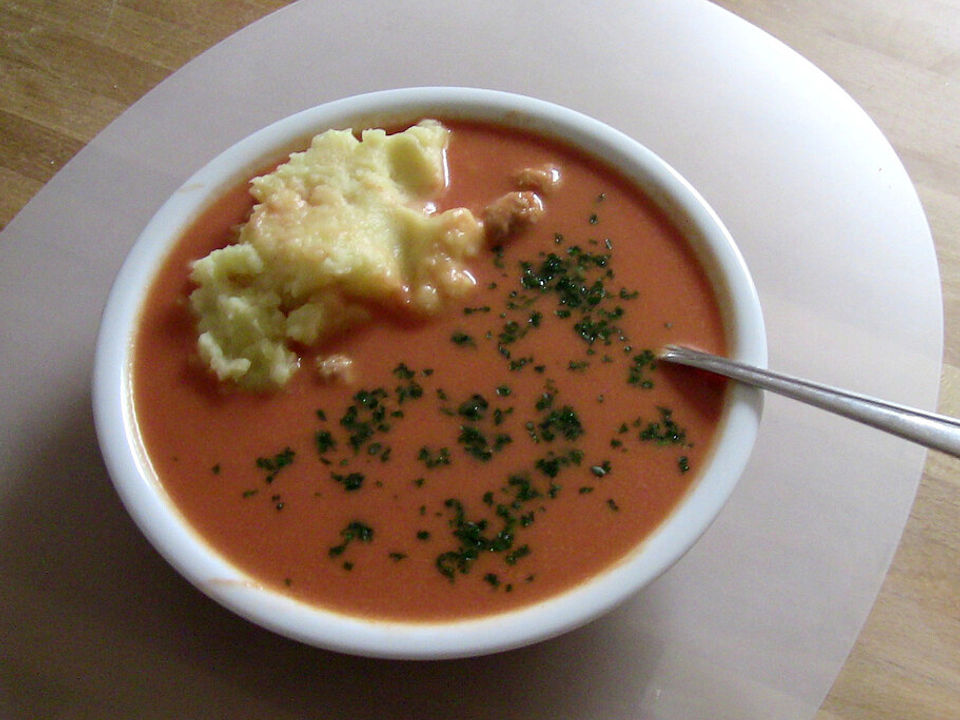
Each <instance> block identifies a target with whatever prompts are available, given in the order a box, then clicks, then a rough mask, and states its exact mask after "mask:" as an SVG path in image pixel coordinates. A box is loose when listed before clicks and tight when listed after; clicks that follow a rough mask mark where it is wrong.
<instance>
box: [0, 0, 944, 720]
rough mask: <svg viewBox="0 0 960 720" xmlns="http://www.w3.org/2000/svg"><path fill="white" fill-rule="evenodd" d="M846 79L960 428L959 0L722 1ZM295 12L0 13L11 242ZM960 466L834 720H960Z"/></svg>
mask: <svg viewBox="0 0 960 720" xmlns="http://www.w3.org/2000/svg"><path fill="white" fill-rule="evenodd" d="M716 1H717V4H719V5H721V6H723V7H725V8H726V9H728V10H730V11H732V12H734V13H736V14H738V15H740V16H742V17H743V18H745V19H747V20H749V21H751V22H753V23H754V24H756V25H758V26H760V27H761V28H763V29H765V30H767V31H768V32H770V33H771V34H773V35H774V36H776V37H778V38H779V39H781V40H782V41H784V42H785V43H787V44H788V45H790V46H791V47H793V48H794V49H796V50H797V51H799V52H800V53H801V54H803V55H804V56H806V57H807V58H808V59H810V60H811V61H813V62H814V63H815V64H816V65H818V66H819V67H820V68H822V69H823V70H825V71H826V72H827V73H828V74H829V75H830V76H831V77H833V79H834V80H836V81H837V82H838V83H839V84H840V85H841V86H842V87H843V88H844V89H845V90H846V91H847V92H849V93H850V94H851V95H852V96H853V97H854V99H856V100H857V101H858V102H859V103H860V104H861V105H862V106H863V107H864V108H865V109H866V111H867V112H868V113H869V114H870V116H871V117H872V118H873V119H874V121H875V122H876V123H877V124H878V125H879V126H880V128H881V130H883V132H884V133H885V134H886V135H887V137H888V138H889V139H890V141H891V142H892V144H893V146H894V147H895V148H896V150H897V152H898V153H899V155H900V157H901V159H902V160H903V162H904V164H905V165H906V167H907V170H908V172H909V173H910V175H911V177H912V178H913V180H914V182H915V184H916V186H917V189H918V192H919V195H920V198H921V201H922V203H923V205H924V208H925V209H926V212H927V215H928V218H929V222H930V225H931V228H932V231H933V237H934V240H935V243H936V251H937V256H938V258H939V262H940V269H941V274H942V285H943V296H944V312H945V326H946V331H945V345H944V366H943V374H942V382H941V398H940V410H941V411H942V412H944V413H948V414H952V415H960V0H916V1H915V2H909V3H904V2H901V1H900V0H846V1H845V2H842V3H837V2H830V1H828V0H777V2H760V1H759V0H716ZM286 4H287V2H285V0H223V1H220V0H218V1H216V2H213V1H204V0H165V1H164V2H158V1H156V0H110V1H109V2H108V1H107V0H8V1H7V2H5V3H3V4H2V5H0V138H2V143H0V228H2V227H3V226H5V225H6V224H7V223H8V222H9V221H10V220H11V219H12V218H13V216H14V215H15V214H16V213H17V212H18V210H19V209H20V208H21V207H23V205H25V204H26V203H27V202H28V201H29V200H30V198H31V197H32V196H33V195H34V194H35V193H36V192H37V191H38V190H39V189H40V188H41V187H42V186H43V185H44V183H45V182H46V181H47V180H49V179H50V178H51V177H52V176H53V175H54V174H55V173H56V172H57V171H58V170H59V169H60V168H61V167H62V166H63V165H64V164H65V163H66V162H67V161H68V160H69V159H70V158H71V157H72V156H73V155H74V154H75V153H77V152H78V151H79V150H80V149H81V148H82V147H83V146H84V145H85V144H86V143H88V142H89V141H90V140H91V139H92V138H93V137H94V136H95V135H96V134H97V133H98V132H99V131H100V130H101V129H102V128H103V127H104V126H105V125H107V124H108V123H109V122H110V121H111V120H113V119H114V118H115V117H116V116H118V115H120V114H121V113H122V112H123V111H124V110H125V109H126V108H127V107H128V106H129V105H130V104H132V103H133V102H134V101H136V100H137V99H138V98H139V97H140V96H142V95H143V94H144V93H146V92H147V91H148V90H150V88H152V87H153V86H154V85H156V84H157V83H159V82H160V81H162V80H163V79H164V78H165V77H166V76H168V75H169V74H170V73H172V72H173V71H175V70H176V69H177V68H179V67H180V66H181V65H183V64H184V63H186V62H187V61H188V60H190V59H191V58H192V57H194V56H195V55H197V54H199V53H200V52H202V51H203V50H205V49H206V48H208V47H210V46H212V45H214V44H215V43H217V42H218V41H220V40H221V39H223V38H224V37H226V36H227V35H229V34H230V33H232V32H234V31H236V30H238V29H240V28H242V27H243V26H245V25H247V24H248V23H251V22H253V21H254V20H256V19H258V18H260V17H261V16H263V15H265V14H267V13H269V12H270V11H272V10H275V9H278V8H280V7H282V6H284V5H286ZM958 520H960V461H958V460H955V459H951V458H947V457H945V456H943V455H940V454H938V453H930V455H929V457H928V461H927V464H926V469H925V472H924V474H923V478H922V481H921V484H920V488H919V491H918V494H917V498H916V502H915V504H914V507H913V511H912V513H911V517H910V521H909V523H908V524H907V527H906V530H905V532H904V535H903V539H902V541H901V544H900V548H899V551H898V553H897V555H896V557H895V559H894V562H893V565H892V567H891V568H890V572H889V575H888V577H887V579H886V582H885V583H884V586H883V589H882V591H881V593H880V595H879V597H878V599H877V602H876V605H875V607H874V609H873V612H872V614H871V615H870V618H869V620H868V622H867V624H866V626H865V627H864V629H863V632H862V634H861V636H860V638H859V641H858V643H857V645H856V647H855V648H854V650H853V652H852V653H851V655H850V657H849V659H848V660H847V663H846V665H845V666H844V668H843V671H842V672H841V674H840V676H839V677H838V678H837V680H836V683H835V684H834V687H833V689H832V691H831V693H830V695H829V696H828V698H827V700H826V702H825V703H824V705H823V708H822V709H821V711H820V713H819V714H818V716H817V717H818V718H819V719H820V720H831V719H840V718H843V719H849V720H854V719H857V720H880V719H890V720H894V719H897V720H901V719H905V718H913V719H916V720H922V719H924V718H930V719H931V720H933V719H934V718H936V719H938V720H940V719H945V718H956V717H960V571H958V570H960V524H958Z"/></svg>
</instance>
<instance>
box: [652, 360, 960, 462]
mask: <svg viewBox="0 0 960 720" xmlns="http://www.w3.org/2000/svg"><path fill="white" fill-rule="evenodd" d="M660 359H661V360H667V361H669V362H673V363H677V364H680V365H689V366H690V367H695V368H700V369H701V370H708V371H710V372H713V373H717V374H718V375H724V376H726V377H729V378H733V379H734V380H738V381H740V382H743V383H746V384H748V385H753V386H756V387H759V388H763V389H764V390H770V391H772V392H775V393H778V394H780V395H784V396H786V397H789V398H793V399H794V400H799V401H801V402H805V403H807V404H809V405H813V406H815V407H818V408H821V409H822V410H829V411H830V412H833V413H836V414H837V415H842V416H844V417H847V418H850V419H851V420H857V421H858V422H862V423H864V424H866V425H870V426H871V427H875V428H877V429H879V430H884V431H886V432H888V433H891V434H893V435H896V436H898V437H901V438H904V439H906V440H911V441H913V442H915V443H919V444H920V445H923V446H925V447H928V448H933V449H934V450H940V451H942V452H945V453H948V454H949V455H953V456H954V457H960V420H957V419H955V418H951V417H947V416H945V415H937V414H935V413H930V412H926V411H924V410H917V409H914V408H909V407H906V406H903V405H897V404H894V403H890V402H886V401H884V400H879V399H877V398H872V397H869V396H866V395H859V394H857V393H853V392H849V391H847V390H841V389H839V388H834V387H830V386H828V385H822V384H820V383H815V382H811V381H809V380H803V379H801V378H796V377H791V376H789V375H784V374H782V373H777V372H773V371H771V370H764V369H762V368H758V367H754V366H752V365H746V364H744V363H740V362H737V361H735V360H728V359H727V358H723V357H720V356H718V355H711V354H709V353H705V352H700V351H699V350H692V349H690V348H686V347H680V346H677V345H667V346H666V347H664V348H663V350H662V351H661V353H660Z"/></svg>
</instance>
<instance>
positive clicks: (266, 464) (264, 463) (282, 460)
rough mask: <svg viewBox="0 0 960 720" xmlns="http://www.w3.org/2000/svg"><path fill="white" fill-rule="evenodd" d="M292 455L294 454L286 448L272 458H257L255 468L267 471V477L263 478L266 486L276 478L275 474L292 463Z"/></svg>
mask: <svg viewBox="0 0 960 720" xmlns="http://www.w3.org/2000/svg"><path fill="white" fill-rule="evenodd" d="M294 455H296V453H294V451H293V450H291V449H290V448H289V447H287V448H284V449H283V450H282V451H280V452H278V453H277V454H276V455H274V456H273V457H258V458H257V460H256V465H257V467H258V468H260V469H261V470H266V471H267V476H266V477H265V478H264V481H265V482H266V483H267V484H269V483H272V482H273V481H274V479H275V478H276V477H277V473H279V472H280V471H281V470H283V468H285V467H287V466H288V465H289V464H290V463H292V462H293V458H294Z"/></svg>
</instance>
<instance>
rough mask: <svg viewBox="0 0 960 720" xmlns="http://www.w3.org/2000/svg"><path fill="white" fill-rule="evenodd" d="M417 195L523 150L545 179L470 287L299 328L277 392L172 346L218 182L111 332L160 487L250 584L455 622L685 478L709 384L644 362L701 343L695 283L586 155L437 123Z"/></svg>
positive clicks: (718, 392) (718, 333)
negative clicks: (336, 329)
mask: <svg viewBox="0 0 960 720" xmlns="http://www.w3.org/2000/svg"><path fill="white" fill-rule="evenodd" d="M447 124H448V126H449V127H450V128H451V129H452V135H451V142H450V147H449V149H448V151H447V152H448V154H447V163H448V167H449V175H450V184H449V186H448V188H447V189H446V191H445V193H444V195H443V196H442V198H441V199H440V208H439V209H441V210H442V209H444V208H447V207H460V206H464V207H467V208H470V209H472V210H474V211H475V212H477V213H478V214H479V213H480V211H481V210H482V208H483V207H484V206H485V205H486V204H487V203H489V202H491V201H492V200H493V199H495V198H496V197H498V196H500V195H502V194H503V193H505V192H507V191H509V190H511V189H512V187H513V186H512V185H511V184H510V183H511V181H510V178H511V177H513V176H514V173H515V172H516V171H517V170H518V169H521V168H526V167H534V166H542V165H543V164H544V163H550V164H552V165H554V166H556V167H558V168H560V171H561V174H562V182H561V183H560V184H559V185H558V187H556V188H555V189H553V190H552V191H551V192H550V193H549V195H548V196H547V197H546V199H545V212H544V214H543V216H542V217H541V218H540V219H539V220H538V222H536V224H535V225H533V226H531V227H530V228H528V229H525V230H523V231H522V232H520V233H519V234H517V236H516V237H513V238H511V239H510V240H509V241H508V242H506V243H505V244H504V245H503V246H502V247H497V248H491V249H490V250H489V251H487V252H485V254H484V255H482V256H481V257H480V258H478V259H477V260H476V261H475V264H474V267H473V268H472V272H473V273H474V275H475V277H476V280H477V290H476V292H475V293H474V294H473V295H472V296H471V297H470V298H469V299H468V301H467V302H465V303H463V304H462V305H461V306H458V307H456V308H454V309H451V310H449V311H447V312H445V313H444V314H442V315H440V316H437V317H434V318H431V319H430V320H429V321H419V322H412V321H408V320H404V319H402V318H396V317H390V318H383V319H381V321H379V322H375V323H371V324H369V325H365V326H362V327H360V328H357V329H353V330H351V331H350V332H349V333H346V334H344V335H342V336H340V337H337V338H335V339H334V340H332V341H330V342H329V343H328V344H327V345H326V346H324V347H323V348H321V352H322V353H323V354H324V355H328V354H336V355H342V356H346V357H349V358H351V359H352V360H353V365H352V367H351V373H350V375H351V378H352V379H351V380H350V381H349V382H343V381H340V382H329V381H327V382H324V381H323V380H322V379H321V378H320V377H319V376H318V374H317V373H316V371H315V370H314V369H313V358H314V357H315V355H316V352H317V351H315V350H311V349H307V348H299V349H298V351H300V352H301V354H302V357H303V363H302V367H301V369H300V370H299V371H298V372H297V374H296V375H295V376H294V377H293V379H292V380H291V381H290V382H289V383H288V385H286V386H284V387H283V388H282V389H280V390H277V391H275V392H269V393H249V392H242V391H239V390H235V389H231V388H230V387H229V386H225V385H222V384H221V383H218V382H217V380H216V379H215V378H214V377H212V376H211V375H210V374H209V372H208V371H207V370H206V369H205V368H204V367H202V366H201V364H200V363H199V362H198V361H197V358H196V329H195V322H194V319H193V317H192V315H191V312H190V309H189V306H188V303H187V296H188V294H189V293H190V291H191V289H192V288H191V285H190V282H189V279H188V275H189V263H190V262H191V261H192V260H195V259H197V258H200V257H202V256H204V255H206V254H207V253H209V252H210V251H211V250H213V249H215V248H218V247H222V246H223V245H225V244H227V243H229V242H230V241H231V238H232V233H231V228H232V227H233V226H234V225H236V224H237V223H241V222H243V221H244V219H245V217H246V216H247V214H248V213H249V212H250V209H251V204H252V200H251V198H250V196H249V195H248V193H247V191H246V187H239V188H237V189H236V190H234V191H233V192H230V193H228V194H227V195H225V196H224V197H223V198H221V199H220V200H219V201H218V202H216V203H215V204H214V205H212V206H211V207H210V208H209V209H208V210H207V211H206V212H205V213H204V214H203V215H202V216H201V217H200V218H199V219H198V220H197V221H196V222H195V224H194V225H193V226H192V227H191V228H190V229H189V230H188V231H187V232H186V233H185V234H184V236H183V237H182V239H181V240H180V241H179V242H178V244H177V245H176V247H175V248H174V249H173V251H172V252H171V254H170V256H169V257H168V259H167V260H166V262H165V265H164V266H163V268H162V270H161V271H160V273H159V275H158V277H157V278H156V280H155V282H154V284H153V286H152V288H151V290H150V292H149V296H148V299H147V301H146V303H145V306H144V309H143V311H142V318H141V321H140V326H139V330H138V335H137V337H136V340H135V360H134V367H133V398H134V405H135V415H136V418H137V422H138V425H139V432H140V433H141V436H142V439H143V443H144V446H145V448H146V450H147V453H148V455H149V458H150V462H151V464H152V466H153V468H154V470H155V472H156V474H157V476H158V478H159V479H160V481H161V483H162V485H163V486H164V488H165V489H166V491H167V493H168V494H169V496H170V497H171V499H172V501H173V502H174V503H175V505H176V506H177V507H178V508H179V509H180V511H181V512H182V514H183V515H184V516H185V517H186V518H187V520H188V521H189V522H190V524H191V525H192V526H193V527H194V528H195V529H196V532H197V533H198V534H200V535H201V536H202V537H203V538H205V540H206V541H207V542H208V543H209V545H210V546H212V547H213V548H215V549H216V551H217V552H219V553H220V554H222V555H223V556H224V557H226V558H227V559H228V560H229V561H230V562H232V563H233V564H235V565H236V566H238V567H239V568H241V569H243V570H244V571H245V572H246V573H248V574H249V575H250V576H251V577H253V578H254V579H255V580H257V581H258V582H260V583H262V584H263V585H264V586H268V587H272V588H275V589H277V590H278V591H280V592H283V593H286V594H289V595H291V596H293V597H296V598H298V599H301V600H303V601H305V602H307V603H311V604H316V605H321V606H324V607H327V608H330V609H334V610H336V611H341V612H344V613H348V614H352V615H362V616H366V617H380V618H389V619H398V620H407V621H438V620H456V619H463V618H469V617H477V616H481V615H490V614H495V613H498V612H502V611H506V610H510V609H515V608H517V607H520V606H524V605H528V604H531V603H535V602H537V601H540V600H543V599H545V598H548V597H550V596H553V595H556V594H558V593H562V592H564V591H565V590H568V589H570V588H572V587H575V586H576V585H578V584H579V583H582V582H583V581H584V580H585V579H587V578H589V577H591V576H594V575H596V574H597V573H600V572H603V571H604V570H605V569H607V568H609V567H611V566H612V565H614V564H615V563H617V562H618V561H619V560H620V559H622V558H624V557H625V556H627V555H628V554H629V553H630V552H631V551H633V550H634V549H635V548H637V546H638V545H639V544H641V543H642V542H643V540H644V538H645V537H646V536H647V535H648V534H649V533H650V532H651V531H652V530H653V529H655V528H656V527H657V525H658V524H659V523H661V522H662V521H663V520H664V518H665V517H666V516H667V515H668V514H669V513H670V512H671V511H672V509H673V508H674V507H675V506H676V505H677V503H678V502H680V501H681V499H682V498H683V497H684V495H685V493H686V492H687V490H688V488H689V487H690V484H691V483H692V482H695V480H696V478H697V476H698V473H699V471H700V468H701V467H703V466H704V464H705V462H706V459H707V457H708V455H709V453H710V450H711V445H712V438H713V434H714V432H715V429H716V426H717V423H718V420H719V417H720V413H721V409H722V405H723V399H724V394H725V388H726V386H725V384H724V383H723V381H720V380H716V379H710V378H704V377H703V376H700V375H696V376H694V375H693V374H692V373H691V372H690V371H684V370H676V369H673V368H670V367H668V366H666V365H665V364H658V363H657V361H656V358H655V351H656V349H657V348H659V347H661V346H662V345H664V344H666V343H684V344H694V345H696V346H698V347H701V348H703V349H705V350H708V351H711V352H716V353H723V352H724V350H725V340H724V328H723V325H722V321H721V312H720V308H719V306H718V301H717V299H716V297H715V295H714V292H713V289H712V287H711V284H710V282H709V280H708V278H707V276H706V274H705V272H704V270H703V269H702V267H701V266H700V265H699V264H698V262H697V259H696V257H695V255H694V253H693V251H692V250H691V248H690V247H689V246H688V244H687V243H686V242H685V240H684V238H683V237H682V236H681V235H680V233H679V232H678V231H677V230H676V229H675V228H674V227H673V226H672V225H671V224H670V223H669V222H668V221H667V220H666V218H665V217H664V216H663V215H662V214H661V213H660V212H659V211H658V210H657V209H656V208H655V207H654V205H653V204H652V203H651V202H650V201H649V200H648V199H647V198H646V197H644V195H643V194H642V193H641V192H639V191H638V190H637V189H636V188H634V187H633V186H632V185H631V184H630V183H629V182H627V181H625V180H624V179H622V178H621V177H619V176H618V175H617V174H616V173H614V172H613V171H612V170H611V169H609V168H607V167H605V166H604V165H603V164H601V163H599V162H597V161H594V160H592V159H590V158H588V157H585V156H584V155H582V154H580V153H579V152H578V151H575V150H573V149H571V148H568V147H566V146H564V145H562V144H559V143H554V142H548V141H545V140H544V139H542V138H539V137H536V136H531V135H526V134H524V133H521V132H518V131H514V130H507V129H503V128H500V127H497V126H490V125H482V124H469V123H460V122H451V123H447Z"/></svg>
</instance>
